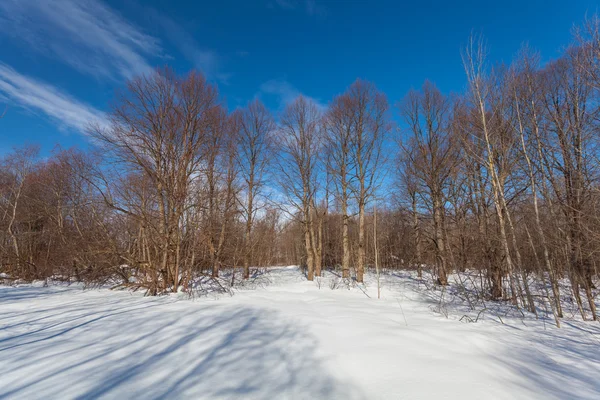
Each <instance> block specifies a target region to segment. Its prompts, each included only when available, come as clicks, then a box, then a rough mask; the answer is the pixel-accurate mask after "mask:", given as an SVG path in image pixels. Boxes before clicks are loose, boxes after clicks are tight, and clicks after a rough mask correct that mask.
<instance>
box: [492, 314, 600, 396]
mask: <svg viewBox="0 0 600 400" xmlns="http://www.w3.org/2000/svg"><path fill="white" fill-rule="evenodd" d="M562 323H563V328H561V329H557V328H555V327H550V328H549V329H548V330H539V331H538V332H536V334H535V335H530V338H529V339H527V340H523V341H522V342H521V343H518V344H515V343H516V342H515V341H514V340H512V341H510V343H509V342H506V343H504V345H505V348H506V351H505V352H504V354H502V355H499V356H497V357H496V360H495V361H496V362H499V363H500V364H501V365H504V366H505V367H507V368H508V369H509V370H511V371H512V372H515V373H516V376H519V377H520V379H519V380H518V381H517V380H515V381H513V382H508V383H510V384H513V385H516V386H517V387H519V389H520V390H522V391H524V392H530V393H532V394H534V395H535V396H540V397H543V398H545V397H549V398H561V399H597V398H598V396H599V395H600V351H599V350H598V349H599V348H600V326H598V324H597V323H588V324H585V323H581V322H569V321H563V322H562ZM533 336H535V337H533ZM503 347H504V346H503Z"/></svg>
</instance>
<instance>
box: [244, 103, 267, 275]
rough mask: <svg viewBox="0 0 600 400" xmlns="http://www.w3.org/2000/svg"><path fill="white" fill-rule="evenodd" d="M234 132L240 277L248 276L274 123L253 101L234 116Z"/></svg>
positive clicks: (265, 109) (261, 107)
mask: <svg viewBox="0 0 600 400" xmlns="http://www.w3.org/2000/svg"><path fill="white" fill-rule="evenodd" d="M236 118H237V124H238V127H239V131H238V132H239V133H238V139H239V142H238V149H237V153H238V154H237V161H238V165H239V167H240V174H241V177H242V179H243V180H244V183H245V186H244V189H245V191H246V199H245V202H244V203H243V204H242V208H243V215H244V219H245V221H246V231H245V239H244V278H245V279H248V278H249V277H250V263H252V262H253V261H254V259H253V247H254V246H253V245H254V243H253V235H252V229H253V225H254V220H255V218H256V214H257V212H258V211H259V210H260V209H261V207H260V205H259V203H258V202H259V200H260V196H261V195H262V194H264V185H265V174H266V173H267V168H268V165H269V157H270V155H271V144H270V135H271V134H272V133H273V131H274V130H275V122H274V120H273V117H272V116H271V113H270V112H269V111H268V110H267V108H266V107H265V106H264V104H263V103H261V102H260V101H259V100H254V101H253V102H251V103H250V104H248V106H247V107H246V108H244V109H243V110H239V111H238V112H237V114H236Z"/></svg>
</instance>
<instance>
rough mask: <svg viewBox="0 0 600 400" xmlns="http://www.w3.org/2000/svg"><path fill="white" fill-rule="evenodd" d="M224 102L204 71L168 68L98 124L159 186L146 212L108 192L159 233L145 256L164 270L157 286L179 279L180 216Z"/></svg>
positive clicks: (119, 155) (110, 145) (101, 138)
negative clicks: (105, 123)
mask: <svg viewBox="0 0 600 400" xmlns="http://www.w3.org/2000/svg"><path fill="white" fill-rule="evenodd" d="M218 107H219V103H218V95H217V90H216V89H215V88H214V87H213V86H212V85H210V84H208V83H207V82H206V79H205V78H204V76H202V75H201V74H199V73H197V72H191V73H190V74H189V75H188V76H187V77H185V78H183V79H181V78H179V77H177V76H176V75H175V74H174V73H173V72H172V71H170V70H168V69H165V70H161V71H157V72H155V73H153V74H151V75H147V76H142V77H138V78H135V79H133V80H132V81H131V82H129V83H128V85H127V91H126V92H124V93H122V94H121V95H120V96H119V98H118V100H117V104H116V106H115V107H114V109H113V112H112V115H111V121H112V124H111V126H110V128H108V129H102V128H100V127H96V128H94V129H92V130H91V133H92V135H93V137H94V138H95V139H96V140H97V141H98V142H99V143H100V144H101V145H102V146H103V147H104V148H105V149H106V150H107V151H108V152H109V154H110V155H111V156H112V157H113V159H114V161H115V162H117V163H118V164H119V165H120V166H121V167H122V168H125V169H127V170H129V171H131V172H132V173H135V174H140V175H141V176H142V177H144V179H147V180H148V182H149V184H150V185H151V188H152V190H153V191H154V196H153V198H152V199H150V200H151V203H149V204H147V206H148V208H146V209H145V210H144V211H143V212H141V211H140V210H139V209H138V210H135V209H127V208H124V207H122V206H121V205H120V204H118V203H117V202H115V201H114V200H113V199H110V198H109V197H108V196H107V197H106V199H107V201H108V202H109V204H110V205H111V206H112V207H114V208H115V209H117V210H119V211H121V212H124V213H127V214H129V215H132V216H133V217H135V218H136V219H137V220H138V221H139V222H140V227H141V228H142V229H143V230H144V232H146V233H150V232H155V233H156V235H157V238H156V240H157V245H158V251H157V252H156V253H155V256H154V257H152V259H148V260H142V261H143V262H144V263H146V264H149V265H150V266H151V268H152V269H154V270H155V271H157V272H158V274H157V279H158V277H160V281H158V282H152V287H151V288H150V290H151V292H152V293H156V292H157V291H158V290H160V289H161V288H162V289H163V290H169V289H170V290H173V291H176V290H177V287H178V286H179V282H180V263H181V258H180V256H181V239H182V236H181V221H182V218H183V216H184V214H185V212H186V210H187V209H188V208H189V207H190V203H189V198H190V190H189V189H190V187H191V186H192V183H193V182H194V181H195V180H197V179H199V176H200V175H199V172H200V170H201V167H202V161H203V159H204V146H205V144H206V139H207V137H208V136H209V134H210V132H211V128H212V126H211V124H212V123H213V121H214V119H213V118H212V117H213V115H214V112H215V109H216V108H218ZM154 202H156V204H154ZM155 206H156V208H154V207H155ZM154 217H155V218H154ZM149 255H150V254H148V256H149Z"/></svg>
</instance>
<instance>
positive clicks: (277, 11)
mask: <svg viewBox="0 0 600 400" xmlns="http://www.w3.org/2000/svg"><path fill="white" fill-rule="evenodd" d="M597 9H598V3H597V2H596V1H587V0H571V1H555V0H549V1H527V0H521V1H512V0H511V1H495V2H487V1H471V0H470V1H455V2H450V1H413V2H401V1H376V0H374V1H357V0H348V1H325V0H256V1H233V0H222V1H218V2H217V1H176V0H147V1H142V0H137V1H134V0H124V1H113V0H0V106H1V107H2V108H4V107H7V112H6V114H5V117H4V118H3V119H2V120H0V154H2V153H5V152H7V151H8V150H10V149H11V148H12V147H13V146H21V145H23V144H24V143H27V142H29V143H39V144H40V145H41V147H42V154H48V153H49V152H50V151H51V150H52V149H53V147H54V146H55V145H57V144H60V145H61V146H63V147H70V146H80V147H86V146H87V145H88V140H87V139H86V136H85V127H86V125H87V123H88V121H90V120H100V121H101V120H102V119H103V118H105V114H104V113H105V112H106V111H107V110H108V105H109V103H110V101H111V100H112V99H113V97H114V92H115V90H116V89H118V88H120V87H122V86H123V84H124V82H125V81H126V80H127V79H128V78H130V77H132V76H134V75H136V74H139V73H144V72H147V71H149V70H151V69H152V68H154V67H156V66H164V65H170V66H172V67H173V68H175V70H177V71H179V72H182V73H184V72H186V71H188V70H190V69H191V68H197V69H199V70H202V71H203V72H204V73H205V74H206V75H207V76H208V78H209V79H210V80H211V81H213V82H215V83H217V84H218V86H219V89H220V92H221V94H222V96H223V98H224V101H225V102H226V103H227V105H228V107H229V108H230V109H234V108H236V107H239V106H242V105H244V104H245V103H246V102H248V101H249V100H251V99H253V98H255V97H259V98H261V99H262V100H263V101H264V102H265V103H266V104H267V106H268V107H269V108H271V109H272V110H273V111H274V112H276V111H278V110H280V109H281V108H282V107H283V105H284V104H285V103H286V102H287V101H289V100H290V99H292V98H293V97H295V96H296V95H298V94H300V93H302V94H305V95H306V96H309V97H311V98H313V99H315V100H317V101H318V102H320V103H322V104H327V102H328V101H330V100H331V98H332V97H333V96H335V95H336V94H339V93H341V92H343V91H344V90H345V88H346V87H347V86H348V85H350V84H351V83H352V82H353V81H354V80H355V79H356V78H363V79H367V80H370V81H373V82H375V84H376V85H377V86H378V87H379V88H380V89H381V90H383V91H384V92H385V93H386V94H387V95H388V98H389V100H390V103H392V104H394V103H396V102H397V101H399V100H401V99H402V97H403V96H404V95H405V94H406V92H407V91H408V90H409V89H411V88H418V87H420V86H421V84H422V83H423V81H424V80H425V79H430V80H432V81H434V82H435V83H436V84H437V85H438V87H439V88H440V89H441V90H442V91H444V92H447V93H449V92H452V91H461V90H463V88H464V85H465V78H464V72H463V69H462V65H461V59H460V49H461V47H462V46H463V45H464V44H465V43H466V41H467V39H468V37H469V34H470V33H471V32H473V31H474V32H477V33H481V34H483V35H484V36H485V38H486V40H487V43H488V47H489V50H490V59H491V61H507V62H510V61H511V59H512V57H513V55H514V54H515V53H516V52H517V51H518V49H519V48H520V47H521V45H522V44H523V43H524V42H527V43H529V44H530V46H531V47H533V48H535V49H537V50H539V51H540V52H541V54H542V57H543V59H544V60H549V59H552V58H555V57H557V56H558V55H559V54H560V52H561V49H562V48H564V47H565V46H566V45H568V44H569V42H570V40H571V33H570V32H571V29H572V27H573V26H574V24H579V23H581V22H582V21H583V20H584V18H585V15H586V14H587V15H590V14H592V13H594V12H596V11H597ZM0 113H1V111H0Z"/></svg>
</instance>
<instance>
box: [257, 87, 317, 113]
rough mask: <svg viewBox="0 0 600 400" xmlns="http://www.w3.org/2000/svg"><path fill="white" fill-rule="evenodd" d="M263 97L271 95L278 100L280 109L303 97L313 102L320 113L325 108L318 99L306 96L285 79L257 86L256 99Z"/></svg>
mask: <svg viewBox="0 0 600 400" xmlns="http://www.w3.org/2000/svg"><path fill="white" fill-rule="evenodd" d="M264 95H271V96H275V97H277V98H278V100H279V102H280V104H281V108H283V107H284V106H286V105H287V104H290V103H291V102H293V101H294V100H295V99H296V97H298V96H300V95H303V96H304V97H305V98H307V99H309V100H311V101H313V102H314V103H315V105H316V106H317V107H318V108H319V110H320V111H324V110H325V109H326V108H327V106H326V105H325V104H323V103H321V102H320V100H319V99H315V98H313V97H310V96H307V95H305V94H303V93H302V92H301V91H300V90H298V89H297V88H296V87H295V86H294V85H292V84H291V83H289V82H288V81H287V80H285V79H271V80H269V81H267V82H264V83H262V84H261V85H260V86H259V92H258V94H257V96H258V97H262V96H264Z"/></svg>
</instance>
